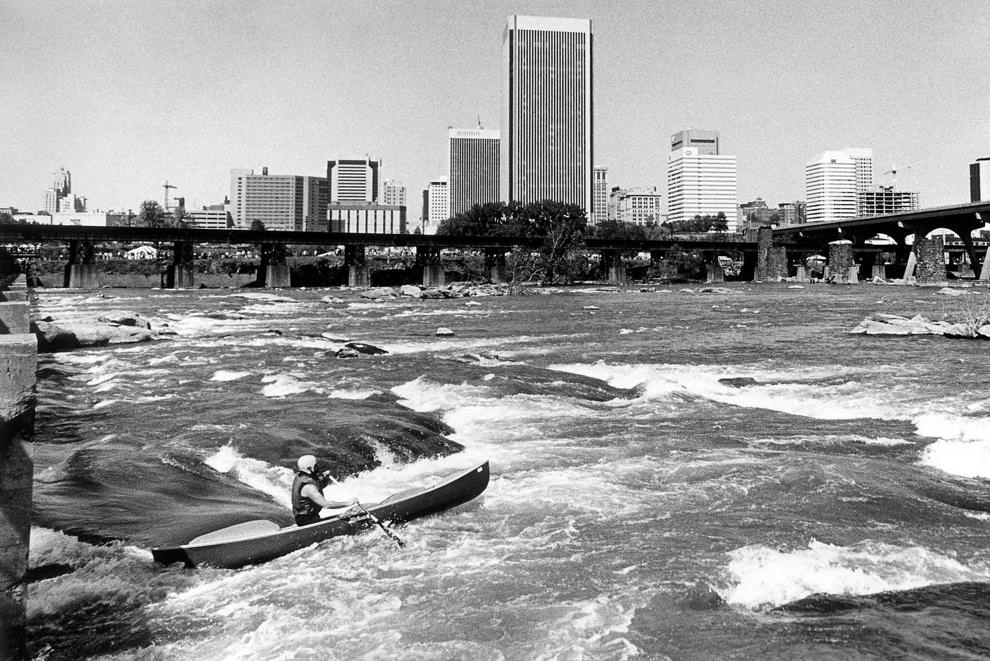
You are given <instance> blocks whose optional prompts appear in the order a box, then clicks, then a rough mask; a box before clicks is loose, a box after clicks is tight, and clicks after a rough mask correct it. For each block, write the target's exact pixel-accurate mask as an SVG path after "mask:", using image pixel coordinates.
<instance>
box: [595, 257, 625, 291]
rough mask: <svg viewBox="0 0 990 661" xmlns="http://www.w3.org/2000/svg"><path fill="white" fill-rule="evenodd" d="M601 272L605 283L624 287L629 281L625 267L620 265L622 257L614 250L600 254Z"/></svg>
mask: <svg viewBox="0 0 990 661" xmlns="http://www.w3.org/2000/svg"><path fill="white" fill-rule="evenodd" d="M601 259H602V271H604V273H605V278H606V281H607V282H609V283H611V284H615V285H624V284H626V283H627V282H628V281H629V278H628V276H627V274H626V265H625V264H623V263H622V255H620V254H619V253H618V252H617V251H614V250H606V251H604V252H602V257H601Z"/></svg>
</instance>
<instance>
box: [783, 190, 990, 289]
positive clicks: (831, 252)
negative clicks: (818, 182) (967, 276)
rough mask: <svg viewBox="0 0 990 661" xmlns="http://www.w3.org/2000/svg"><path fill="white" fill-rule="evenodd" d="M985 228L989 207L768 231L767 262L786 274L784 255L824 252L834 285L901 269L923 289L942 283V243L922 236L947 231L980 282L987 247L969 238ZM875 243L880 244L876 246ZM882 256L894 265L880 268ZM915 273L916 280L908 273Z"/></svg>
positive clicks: (987, 274)
mask: <svg viewBox="0 0 990 661" xmlns="http://www.w3.org/2000/svg"><path fill="white" fill-rule="evenodd" d="M988 222H990V201H983V202H971V203H967V204H956V205H952V206H944V207H933V208H930V209H919V210H915V211H905V212H900V213H892V214H885V215H882V216H869V217H862V218H853V219H850V220H843V221H836V222H828V223H807V224H804V225H790V226H787V227H777V228H774V229H773V233H772V247H771V248H769V250H770V253H769V256H768V259H769V261H770V262H772V264H771V266H770V267H769V268H770V270H771V271H772V272H774V273H778V274H779V273H781V272H782V271H783V269H785V268H787V266H788V263H787V257H786V253H787V251H788V250H790V251H791V252H792V253H797V254H801V255H807V254H811V253H814V252H820V253H825V252H826V251H827V254H828V263H829V266H830V270H831V272H832V273H833V274H834V275H835V277H836V279H837V280H839V281H847V280H848V279H850V277H852V276H853V275H855V276H856V277H863V276H865V277H871V276H877V277H885V276H886V270H887V267H888V266H891V267H896V268H897V269H898V270H899V269H900V267H903V269H904V277H905V279H910V278H916V281H917V282H922V283H923V282H938V281H944V280H945V279H946V274H945V252H946V250H945V245H944V241H943V240H942V238H941V237H935V238H927V235H928V234H930V233H931V232H932V231H934V230H938V229H947V230H949V231H951V232H953V233H954V234H956V235H957V236H958V237H959V240H960V242H961V243H962V246H963V251H964V254H965V257H966V259H967V260H968V262H969V264H970V266H971V267H972V269H973V271H974V273H979V278H980V279H981V280H990V268H988V266H987V263H986V262H987V260H986V247H985V246H986V243H987V242H986V241H979V240H974V239H973V238H972V236H971V235H972V233H973V232H974V231H975V230H979V229H982V228H983V227H984V225H985V223H988ZM908 237H913V242H912V243H911V244H908V243H907V239H908ZM878 238H879V239H881V240H880V241H875V239H878ZM836 242H839V243H836ZM981 248H982V250H980V249H981ZM885 253H886V254H891V253H892V254H893V255H894V256H895V260H894V261H893V262H892V263H883V262H881V261H880V260H881V259H883V255H884V254H885ZM981 253H982V255H981ZM981 256H982V259H981ZM857 257H858V258H859V261H858V262H856V258H857ZM981 264H982V268H981V267H980V265H981ZM797 268H800V265H798V267H797ZM849 269H853V271H850V270H849ZM915 270H917V275H915V274H914V273H913V271H915Z"/></svg>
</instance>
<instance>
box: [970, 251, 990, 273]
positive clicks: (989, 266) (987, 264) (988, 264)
mask: <svg viewBox="0 0 990 661" xmlns="http://www.w3.org/2000/svg"><path fill="white" fill-rule="evenodd" d="M988 257H990V247H988V248H987V251H986V253H984V255H983V268H981V269H980V275H979V279H980V280H982V281H984V282H986V281H987V280H990V259H987V258H988ZM974 268H975V267H974Z"/></svg>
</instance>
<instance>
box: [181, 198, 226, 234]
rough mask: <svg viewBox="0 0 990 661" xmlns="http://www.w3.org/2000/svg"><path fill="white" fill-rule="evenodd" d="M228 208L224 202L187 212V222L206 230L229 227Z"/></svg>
mask: <svg viewBox="0 0 990 661" xmlns="http://www.w3.org/2000/svg"><path fill="white" fill-rule="evenodd" d="M228 215H229V214H228V213H227V209H226V208H225V207H224V205H223V204H214V205H211V206H208V207H203V208H202V209H195V210H193V211H187V212H186V222H187V223H188V224H189V225H191V226H193V227H196V228H199V229H206V230H223V229H227V223H228Z"/></svg>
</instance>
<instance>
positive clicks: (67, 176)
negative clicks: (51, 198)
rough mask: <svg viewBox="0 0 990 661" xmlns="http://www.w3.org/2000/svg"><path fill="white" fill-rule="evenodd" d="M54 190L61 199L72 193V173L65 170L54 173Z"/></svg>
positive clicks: (60, 169) (61, 169)
mask: <svg viewBox="0 0 990 661" xmlns="http://www.w3.org/2000/svg"><path fill="white" fill-rule="evenodd" d="M52 188H54V189H55V191H56V192H57V193H58V196H59V197H65V196H66V195H68V194H69V193H71V192H72V173H71V172H69V171H68V170H66V169H65V168H59V169H58V172H53V173H52Z"/></svg>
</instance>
